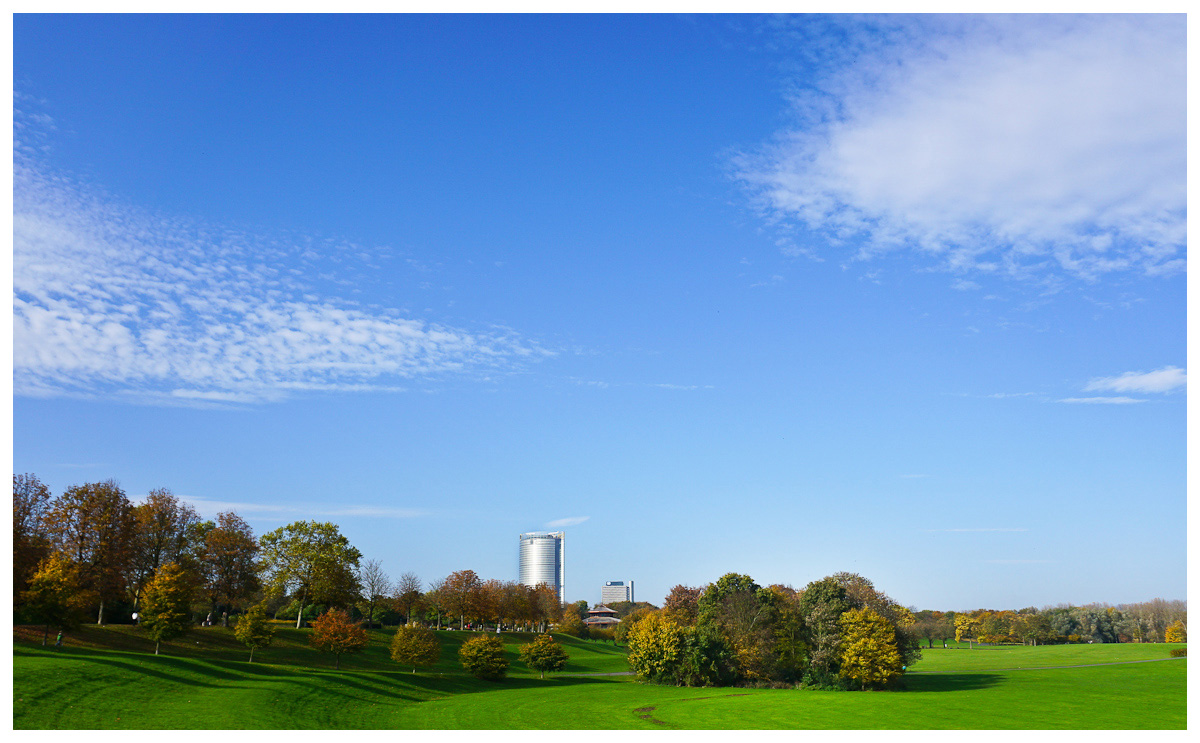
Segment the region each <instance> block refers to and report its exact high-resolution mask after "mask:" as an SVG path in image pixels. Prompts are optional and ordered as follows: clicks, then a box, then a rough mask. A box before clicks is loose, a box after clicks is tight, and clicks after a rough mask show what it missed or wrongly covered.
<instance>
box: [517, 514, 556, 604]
mask: <svg viewBox="0 0 1200 743" xmlns="http://www.w3.org/2000/svg"><path fill="white" fill-rule="evenodd" d="M564 537H565V535H564V534H563V532H561V531H531V532H528V533H526V534H522V535H521V548H520V552H519V553H518V574H519V576H520V577H518V579H517V580H518V581H519V582H520V583H521V585H525V586H529V587H530V588H532V587H534V586H536V585H538V584H539V583H545V584H546V585H548V586H550V587H551V588H553V589H554V591H555V592H556V593H557V594H558V600H559V601H563V595H564V594H563V590H564V587H565V584H564V573H565V572H566V562H565V560H564V557H563V538H564Z"/></svg>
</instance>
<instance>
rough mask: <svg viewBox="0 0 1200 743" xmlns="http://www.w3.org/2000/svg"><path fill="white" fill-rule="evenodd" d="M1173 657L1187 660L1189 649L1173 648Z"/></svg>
mask: <svg viewBox="0 0 1200 743" xmlns="http://www.w3.org/2000/svg"><path fill="white" fill-rule="evenodd" d="M1171 657H1172V658H1186V657H1187V648H1171Z"/></svg>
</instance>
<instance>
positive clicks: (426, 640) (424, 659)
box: [391, 624, 442, 673]
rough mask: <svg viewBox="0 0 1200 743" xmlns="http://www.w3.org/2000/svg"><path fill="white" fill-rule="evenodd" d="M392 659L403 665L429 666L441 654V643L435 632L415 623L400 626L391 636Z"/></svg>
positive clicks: (414, 666)
mask: <svg viewBox="0 0 1200 743" xmlns="http://www.w3.org/2000/svg"><path fill="white" fill-rule="evenodd" d="M391 654H392V660H394V661H396V662H397V663H400V664H402V665H405V666H412V667H413V673H416V672H417V668H418V667H420V668H430V667H432V666H433V665H434V664H435V663H437V662H438V658H440V657H441V655H442V643H441V641H440V640H438V638H437V633H436V632H434V631H433V630H429V629H426V628H424V627H418V626H417V625H415V624H411V625H408V626H407V627H400V628H398V629H397V630H396V635H395V636H394V637H393V638H392V644H391Z"/></svg>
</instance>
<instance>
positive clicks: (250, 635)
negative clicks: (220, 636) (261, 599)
mask: <svg viewBox="0 0 1200 743" xmlns="http://www.w3.org/2000/svg"><path fill="white" fill-rule="evenodd" d="M233 636H234V637H236V638H237V639H238V642H240V643H242V644H243V645H245V646H246V647H248V648H250V660H249V661H248V662H250V663H253V662H254V651H255V650H257V649H258V648H265V647H267V646H268V645H270V644H271V641H272V640H273V639H274V638H275V626H274V625H273V624H271V621H270V620H269V619H267V606H266V604H264V603H257V604H255V605H254V606H252V607H250V611H248V612H246V613H245V614H243V615H241V616H240V617H238V618H237V623H236V624H234V626H233Z"/></svg>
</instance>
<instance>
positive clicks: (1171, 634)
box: [1163, 620, 1187, 642]
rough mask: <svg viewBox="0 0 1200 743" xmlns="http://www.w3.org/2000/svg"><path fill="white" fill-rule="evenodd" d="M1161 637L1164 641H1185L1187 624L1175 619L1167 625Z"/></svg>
mask: <svg viewBox="0 0 1200 743" xmlns="http://www.w3.org/2000/svg"><path fill="white" fill-rule="evenodd" d="M1163 639H1164V640H1165V641H1166V642H1187V625H1186V624H1184V623H1183V622H1182V621H1179V620H1177V621H1175V622H1174V623H1173V624H1171V625H1170V626H1169V627H1167V629H1166V631H1165V632H1164V633H1163Z"/></svg>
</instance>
